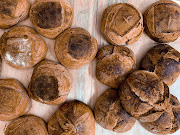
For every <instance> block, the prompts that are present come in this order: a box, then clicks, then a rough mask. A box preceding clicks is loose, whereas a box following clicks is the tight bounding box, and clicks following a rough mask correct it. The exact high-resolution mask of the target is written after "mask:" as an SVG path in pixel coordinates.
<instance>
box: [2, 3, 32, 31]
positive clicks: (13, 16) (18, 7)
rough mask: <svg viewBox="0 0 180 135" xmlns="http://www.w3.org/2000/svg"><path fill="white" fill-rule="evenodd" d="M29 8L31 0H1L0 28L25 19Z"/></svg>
mask: <svg viewBox="0 0 180 135" xmlns="http://www.w3.org/2000/svg"><path fill="white" fill-rule="evenodd" d="M22 7H23V8H22ZM29 9H30V2H29V0H0V28H1V29H6V28H9V27H11V26H12V25H15V24H17V23H18V22H20V21H22V20H24V19H25V18H26V17H27V16H28V13H29Z"/></svg>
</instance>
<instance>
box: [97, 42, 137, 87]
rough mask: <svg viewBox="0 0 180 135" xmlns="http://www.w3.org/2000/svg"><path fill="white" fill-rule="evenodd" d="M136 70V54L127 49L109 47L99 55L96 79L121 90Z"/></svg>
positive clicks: (101, 50) (103, 48) (100, 51)
mask: <svg viewBox="0 0 180 135" xmlns="http://www.w3.org/2000/svg"><path fill="white" fill-rule="evenodd" d="M135 68H136V60H135V56H134V53H133V51H132V50H130V49H128V48H127V47H124V46H113V45H108V46H105V47H102V48H101V49H100V50H99V52H98V54H97V66H96V78H97V79H98V80H99V81H100V82H101V83H103V84H105V85H107V86H109V87H112V88H119V85H120V83H121V82H123V81H124V80H125V78H126V76H127V75H128V74H129V73H131V72H133V71H134V70H135Z"/></svg>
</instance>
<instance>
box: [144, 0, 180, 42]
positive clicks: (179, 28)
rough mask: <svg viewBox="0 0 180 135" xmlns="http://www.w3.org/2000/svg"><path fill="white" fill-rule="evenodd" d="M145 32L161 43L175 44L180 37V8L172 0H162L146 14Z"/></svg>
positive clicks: (153, 5)
mask: <svg viewBox="0 0 180 135" xmlns="http://www.w3.org/2000/svg"><path fill="white" fill-rule="evenodd" d="M144 26H145V32H146V33H147V35H148V36H149V37H150V38H152V39H153V40H155V41H157V42H160V43H167V42H173V41H174V40H176V39H177V38H178V37H179V36H180V6H179V5H178V4H177V3H175V2H173V1H171V0H160V1H158V2H156V3H154V4H152V5H151V6H150V7H149V8H148V9H147V10H146V11H145V13H144Z"/></svg>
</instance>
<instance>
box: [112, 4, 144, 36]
mask: <svg viewBox="0 0 180 135" xmlns="http://www.w3.org/2000/svg"><path fill="white" fill-rule="evenodd" d="M114 15H115V17H114V20H113V22H112V25H111V28H110V29H111V31H113V32H115V33H116V34H117V35H119V36H121V37H123V36H124V35H126V34H127V33H129V32H130V31H131V29H132V28H133V27H134V26H135V25H137V24H138V22H139V20H140V19H141V17H140V15H139V12H138V11H137V10H136V9H135V8H134V7H132V6H131V5H128V4H125V5H123V6H121V8H120V9H119V10H118V12H117V13H116V14H114Z"/></svg>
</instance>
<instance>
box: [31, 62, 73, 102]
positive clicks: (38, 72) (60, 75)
mask: <svg viewBox="0 0 180 135" xmlns="http://www.w3.org/2000/svg"><path fill="white" fill-rule="evenodd" d="M71 85H72V79H71V75H70V73H69V71H68V70H67V69H66V68H65V67H63V66H62V65H60V64H58V63H56V62H53V61H49V60H44V61H42V62H40V63H38V64H37V65H36V66H35V68H34V71H33V75H32V77H31V82H30V84H29V88H28V93H29V95H30V97H31V98H32V99H34V100H36V101H38V102H41V103H45V104H50V105H57V104H61V103H63V102H64V101H65V100H66V98H67V96H68V94H69V91H70V90H71Z"/></svg>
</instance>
